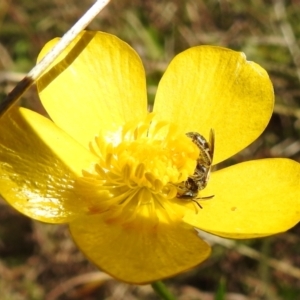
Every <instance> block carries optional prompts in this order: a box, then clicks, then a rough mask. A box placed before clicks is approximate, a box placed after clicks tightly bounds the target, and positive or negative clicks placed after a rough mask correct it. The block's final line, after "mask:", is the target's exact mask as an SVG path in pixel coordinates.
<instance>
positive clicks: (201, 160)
mask: <svg viewBox="0 0 300 300" xmlns="http://www.w3.org/2000/svg"><path fill="white" fill-rule="evenodd" d="M186 135H187V136H188V137H189V138H191V140H192V142H193V143H194V144H195V145H196V146H197V147H198V148H199V150H200V153H199V157H198V158H197V165H196V168H195V171H194V174H193V175H191V176H189V177H188V179H187V180H186V181H183V182H181V184H180V185H179V186H178V188H179V192H178V194H177V198H181V199H186V200H190V201H193V202H195V203H196V204H197V205H198V206H199V208H202V206H201V205H200V204H199V202H198V201H197V200H196V199H210V198H212V197H213V196H206V197H197V196H198V192H199V191H201V190H203V189H204V188H205V187H206V185H207V183H208V180H209V176H210V171H211V167H212V162H213V157H214V144H215V135H214V131H213V130H212V129H211V131H210V135H209V142H207V140H206V139H205V138H204V137H203V136H202V135H201V134H199V133H198V132H188V133H186Z"/></svg>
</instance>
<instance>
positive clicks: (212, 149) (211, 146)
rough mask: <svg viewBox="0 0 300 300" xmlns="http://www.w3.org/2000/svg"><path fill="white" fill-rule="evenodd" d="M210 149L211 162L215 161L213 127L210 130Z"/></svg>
mask: <svg viewBox="0 0 300 300" xmlns="http://www.w3.org/2000/svg"><path fill="white" fill-rule="evenodd" d="M209 149H210V155H211V162H213V159H214V151H215V131H214V130H213V129H211V130H210V132H209Z"/></svg>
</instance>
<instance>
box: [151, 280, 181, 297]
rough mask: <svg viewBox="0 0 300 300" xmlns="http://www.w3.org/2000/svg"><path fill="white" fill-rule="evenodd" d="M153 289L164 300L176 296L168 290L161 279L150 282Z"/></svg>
mask: <svg viewBox="0 0 300 300" xmlns="http://www.w3.org/2000/svg"><path fill="white" fill-rule="evenodd" d="M151 286H152V288H153V290H154V291H155V292H156V294H157V295H159V296H160V297H161V299H164V300H176V298H175V297H174V296H173V295H172V294H171V293H170V292H169V290H168V289H167V288H166V286H165V284H164V283H163V282H162V281H155V282H152V283H151Z"/></svg>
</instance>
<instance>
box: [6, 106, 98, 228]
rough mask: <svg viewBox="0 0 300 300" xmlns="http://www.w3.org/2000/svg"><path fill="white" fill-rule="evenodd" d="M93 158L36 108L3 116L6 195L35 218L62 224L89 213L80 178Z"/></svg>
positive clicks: (13, 110)
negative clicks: (77, 183)
mask: <svg viewBox="0 0 300 300" xmlns="http://www.w3.org/2000/svg"><path fill="white" fill-rule="evenodd" d="M93 160H95V158H94V156H92V155H91V154H90V152H88V151H87V150H86V149H85V148H84V147H82V146H81V145H80V144H79V143H77V142H76V141H75V140H73V139H72V138H70V137H69V136H68V135H66V134H65V133H64V132H63V131H62V130H61V129H59V128H58V127H57V126H55V124H54V123H53V122H51V121H50V120H48V119H46V118H44V117H42V116H41V115H39V114H37V113H35V112H32V111H30V110H27V109H24V108H21V109H16V108H14V109H11V111H10V112H9V113H7V114H6V115H5V116H4V117H3V118H2V119H1V120H0V195H1V196H2V197H3V198H4V199H6V201H7V202H9V204H11V205H12V206H13V207H15V208H16V209H17V210H18V211H20V212H22V213H23V214H25V215H27V216H29V217H31V218H34V219H37V220H40V221H44V222H49V223H62V222H68V221H71V220H72V219H74V218H75V217H77V216H78V215H81V214H82V213H84V203H83V202H82V201H81V199H80V198H79V197H77V195H76V194H75V192H74V181H75V179H76V178H77V177H78V176H80V175H81V170H82V168H87V167H89V165H90V164H91V162H92V161H93Z"/></svg>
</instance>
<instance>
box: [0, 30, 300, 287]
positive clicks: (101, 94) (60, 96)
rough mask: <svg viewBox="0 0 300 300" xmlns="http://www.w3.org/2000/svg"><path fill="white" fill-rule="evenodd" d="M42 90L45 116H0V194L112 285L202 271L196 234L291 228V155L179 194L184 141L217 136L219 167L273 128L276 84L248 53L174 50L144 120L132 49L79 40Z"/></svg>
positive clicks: (204, 247)
mask: <svg viewBox="0 0 300 300" xmlns="http://www.w3.org/2000/svg"><path fill="white" fill-rule="evenodd" d="M56 42H57V40H53V41H51V42H49V43H48V44H47V45H46V46H45V48H44V49H43V51H42V53H41V57H42V56H43V55H44V54H45V53H46V52H47V51H48V50H49V49H50V48H51V47H52V46H53V45H54V44H55V43H56ZM37 86H38V91H39V95H40V98H41V101H42V103H43V105H44V107H45V109H46V110H47V112H48V114H49V116H50V118H51V120H50V119H48V118H46V117H44V116H41V115H39V114H37V113H35V112H33V111H30V110H28V109H25V108H12V109H11V110H10V111H9V112H8V113H7V114H6V115H5V116H4V117H3V118H2V119H1V120H0V194H1V195H2V197H3V198H4V199H6V201H7V202H8V203H10V204H11V205H12V206H13V207H15V208H16V209H17V210H19V211H20V212H22V213H23V214H25V215H27V216H29V217H31V218H33V219H36V220H40V221H43V222H48V223H69V225H70V231H71V234H72V236H73V238H74V240H75V242H76V244H77V245H78V247H79V248H80V249H81V250H82V251H83V252H84V253H85V255H86V256H87V257H88V258H89V259H90V260H91V261H93V262H94V263H95V264H96V265H97V266H99V267H100V268H101V269H102V270H104V271H106V272H107V273H109V274H111V275H112V276H114V277H115V278H117V279H119V280H122V281H125V282H130V283H147V282H151V281H155V280H159V279H163V278H166V277H170V276H172V275H175V274H177V273H180V272H182V271H185V270H187V269H190V268H192V267H194V266H196V265H197V264H199V263H201V262H202V261H203V260H205V259H206V258H207V257H208V256H209V254H210V246H209V245H208V244H207V243H206V242H205V241H203V240H201V239H200V238H199V237H198V236H197V232H196V230H195V228H199V229H202V230H205V231H207V232H210V233H213V234H217V235H220V236H223V237H229V238H254V237H262V236H267V235H272V234H275V233H278V232H282V231H285V230H287V229H288V228H290V227H292V226H293V225H295V224H296V223H297V222H298V220H299V218H300V205H299V204H300V189H299V176H300V167H299V164H298V163H296V162H294V161H291V160H288V159H262V160H257V161H249V162H244V163H240V164H237V165H234V166H231V167H229V168H225V169H222V170H218V171H215V172H212V174H211V176H210V179H209V180H208V184H207V186H206V188H204V189H202V190H200V191H199V193H198V196H196V197H195V198H193V197H188V196H186V197H181V195H182V188H184V187H185V184H186V182H187V181H188V178H192V177H191V176H193V174H194V172H195V169H196V167H197V160H198V159H199V157H200V158H201V155H202V154H203V149H202V150H201V149H200V148H199V147H197V145H196V144H195V143H194V142H193V140H192V139H191V138H190V137H188V136H187V135H186V133H188V132H196V133H199V134H201V135H202V136H204V137H205V140H207V141H208V142H209V133H210V131H211V130H213V132H214V134H215V145H214V157H213V164H217V163H219V162H221V161H223V160H225V159H226V158H228V157H230V156H232V155H233V154H235V153H237V152H238V151H240V150H241V149H243V148H245V147H246V146H247V145H249V144H250V143H251V142H253V141H254V140H255V139H256V138H257V137H258V136H259V135H260V134H261V133H262V131H263V130H264V128H265V127H266V125H267V123H268V121H269V119H270V116H271V114H272V109H273V102H274V98H273V90H272V85H271V82H270V80H269V78H268V75H267V73H266V72H265V71H264V70H263V69H262V68H261V67H260V66H258V65H257V64H255V63H253V62H248V61H247V60H246V59H245V56H244V54H242V53H238V52H234V51H231V50H229V49H225V48H220V47H211V46H200V47H194V48H191V49H189V50H187V51H184V52H182V53H181V54H179V55H178V56H176V57H175V58H174V60H173V61H172V62H171V64H170V65H169V67H168V68H167V71H166V73H165V74H164V75H163V77H162V79H161V81H160V84H159V86H158V90H157V94H156V99H155V104H154V107H153V112H152V113H148V111H147V99H146V82H145V74H144V69H143V66H142V63H141V60H140V58H139V57H138V55H137V54H136V52H135V51H134V50H133V49H132V48H131V47H130V46H129V45H127V44H126V43H124V42H123V41H121V40H119V39H118V38H117V37H115V36H113V35H110V34H106V33H101V32H84V33H82V34H81V36H80V37H79V38H77V39H76V41H75V42H74V43H73V44H72V45H71V46H70V47H69V48H68V49H67V50H66V51H65V52H64V53H63V54H62V55H61V56H60V57H59V59H58V60H57V61H56V62H55V63H54V64H52V66H51V67H50V68H49V69H48V71H47V72H46V73H44V75H43V76H42V77H41V78H40V80H39V81H38V82H37ZM211 146H212V145H210V147H211ZM201 174H202V173H201ZM210 196H211V197H210ZM212 196H213V197H212ZM205 197H208V198H209V199H207V200H205V201H204V200H203V201H202V200H201V198H205ZM197 198H199V199H197ZM196 201H197V202H198V203H199V205H197V203H196ZM200 205H201V207H202V209H201V208H200Z"/></svg>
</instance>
